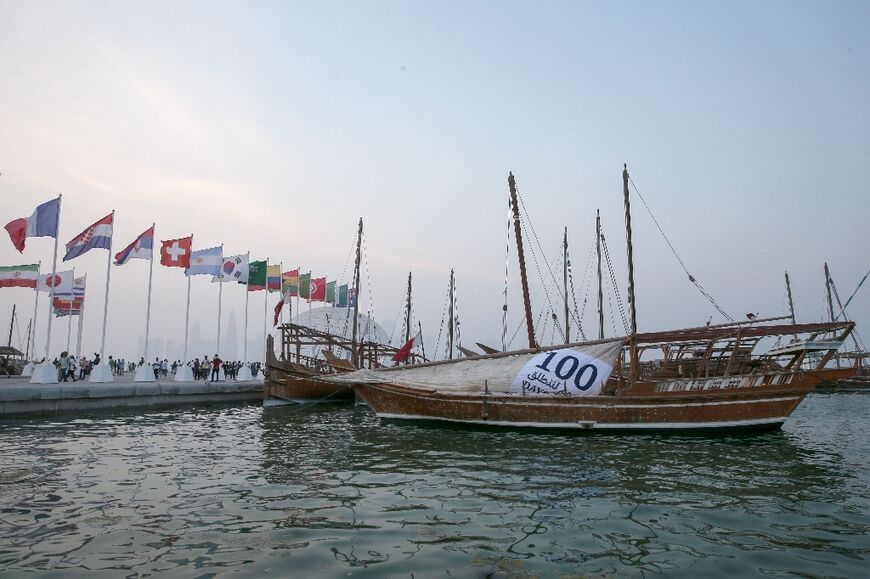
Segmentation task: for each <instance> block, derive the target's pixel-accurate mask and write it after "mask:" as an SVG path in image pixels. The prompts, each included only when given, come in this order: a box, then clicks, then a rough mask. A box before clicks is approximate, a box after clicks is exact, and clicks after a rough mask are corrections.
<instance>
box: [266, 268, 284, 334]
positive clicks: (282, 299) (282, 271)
mask: <svg viewBox="0 0 870 579" xmlns="http://www.w3.org/2000/svg"><path fill="white" fill-rule="evenodd" d="M278 269H280V270H281V272H280V273H281V275H280V279H281V293H280V295H281V301H282V302H283V301H284V262H283V261H281V262H279V263H278ZM266 283H268V280H267V282H266ZM281 323H282V324H283V323H284V305H283V304H282V305H281Z"/></svg>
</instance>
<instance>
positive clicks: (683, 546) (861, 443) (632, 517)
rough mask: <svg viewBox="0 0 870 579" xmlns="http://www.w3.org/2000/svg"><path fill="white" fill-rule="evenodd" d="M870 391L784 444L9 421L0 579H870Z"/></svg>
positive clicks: (211, 415)
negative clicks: (658, 578)
mask: <svg viewBox="0 0 870 579" xmlns="http://www.w3.org/2000/svg"><path fill="white" fill-rule="evenodd" d="M868 416H870V395H861V394H831V395H813V396H811V397H810V398H809V399H808V400H807V401H806V402H805V403H804V404H803V405H802V406H801V407H800V408H799V409H798V411H797V412H796V414H795V415H794V416H792V418H791V419H790V420H789V421H788V422H787V423H786V426H785V427H784V429H783V430H782V431H781V432H775V433H766V434H749V435H746V434H743V435H729V436H705V437H691V436H662V435H637V434H635V435H607V434H591V435H579V436H578V435H556V434H537V433H531V434H530V433H526V432H509V431H475V430H461V429H451V428H435V427H422V426H413V425H403V424H399V423H392V424H390V423H380V422H379V421H378V420H377V419H376V418H375V417H374V416H373V415H372V414H371V413H370V412H369V411H368V410H366V409H364V408H351V407H349V406H325V407H321V408H312V407H309V408H305V409H301V410H300V409H298V408H293V407H280V408H268V409H263V408H260V407H257V406H245V407H213V406H212V407H202V408H193V409H186V410H171V411H152V412H135V413H134V412H130V411H124V412H117V413H99V414H90V415H87V416H77V417H69V416H61V417H54V418H41V419H26V420H23V419H22V420H9V419H7V420H0V515H2V519H0V575H3V576H10V577H14V576H16V575H19V574H20V575H23V574H24V573H25V572H28V576H32V577H39V576H57V575H63V576H64V577H88V578H94V577H102V576H105V577H144V576H149V575H151V576H153V575H160V574H172V576H174V577H212V576H225V577H263V576H268V575H271V576H293V577H345V576H354V577H411V576H413V577H418V578H419V577H563V576H565V577H575V576H591V577H600V576H629V577H631V576H649V575H664V576H668V577H671V576H686V577H701V576H707V577H713V576H720V577H736V576H740V577H746V576H761V575H768V576H795V575H796V576H801V577H806V576H840V577H867V576H868V575H870V427H868V424H867V418H868Z"/></svg>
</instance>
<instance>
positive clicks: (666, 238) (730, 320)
mask: <svg viewBox="0 0 870 579" xmlns="http://www.w3.org/2000/svg"><path fill="white" fill-rule="evenodd" d="M628 181H629V182H630V183H631V186H632V187H634V192H635V193H637V196H638V198H639V199H640V202H641V203H643V206H644V209H646V212H647V213H649V216H650V217H651V218H652V220H653V223H655V226H656V228H657V229H658V230H659V233H661V234H662V237H663V238H664V240H665V243H667V244H668V247H669V248H670V250H671V253H673V254H674V257H676V258H677V262H679V264H680V267H682V268H683V271H684V272H686V275H687V276H688V277H689V281H690V282H691V283H693V284H694V285H695V287H697V288H698V291H700V292H701V295H703V296H704V297H705V298H707V299H708V300H709V301H710V303H711V304H713V307H714V308H716V310H717V311H718V312H719V313H720V314H722V315H723V316H724V317H725V319H727V320H728V321H729V322H733V321H734V318H732V317H731V316H729V315H728V313H727V312H725V310H723V309H722V307H721V306H720V305H719V304H718V303H717V302H716V300H715V299H713V296H711V295H710V293H709V292H708V291H707V290H706V289H704V286H702V285H701V282H699V281H698V280H697V279H695V277H694V276H693V275H692V274H691V273H689V268H687V267H686V264H685V263H683V259H682V258H681V257H680V256H679V254H678V253H677V250H676V249H674V246H673V244H671V240H670V239H668V236H667V235H665V232H664V230H663V229H662V226H661V225H660V224H659V221H658V219H656V217H655V215H653V212H652V211H651V210H650V208H649V205H647V204H646V200H645V199H644V198H643V195H641V194H640V191H639V190H638V188H637V185H635V184H634V181H633V180H632V178H631V177H629V178H628Z"/></svg>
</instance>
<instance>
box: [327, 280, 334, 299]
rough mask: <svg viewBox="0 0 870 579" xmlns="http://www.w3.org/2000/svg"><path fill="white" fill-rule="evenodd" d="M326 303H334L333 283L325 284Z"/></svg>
mask: <svg viewBox="0 0 870 579" xmlns="http://www.w3.org/2000/svg"><path fill="white" fill-rule="evenodd" d="M326 303H329V304H334V303H335V282H334V281H331V282H329V283H328V284H326Z"/></svg>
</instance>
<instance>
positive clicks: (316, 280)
mask: <svg viewBox="0 0 870 579" xmlns="http://www.w3.org/2000/svg"><path fill="white" fill-rule="evenodd" d="M310 287H311V291H310V292H309V294H308V296H309V297H308V301H311V302H323V301H326V278H325V277H313V278H311V286H310Z"/></svg>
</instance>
